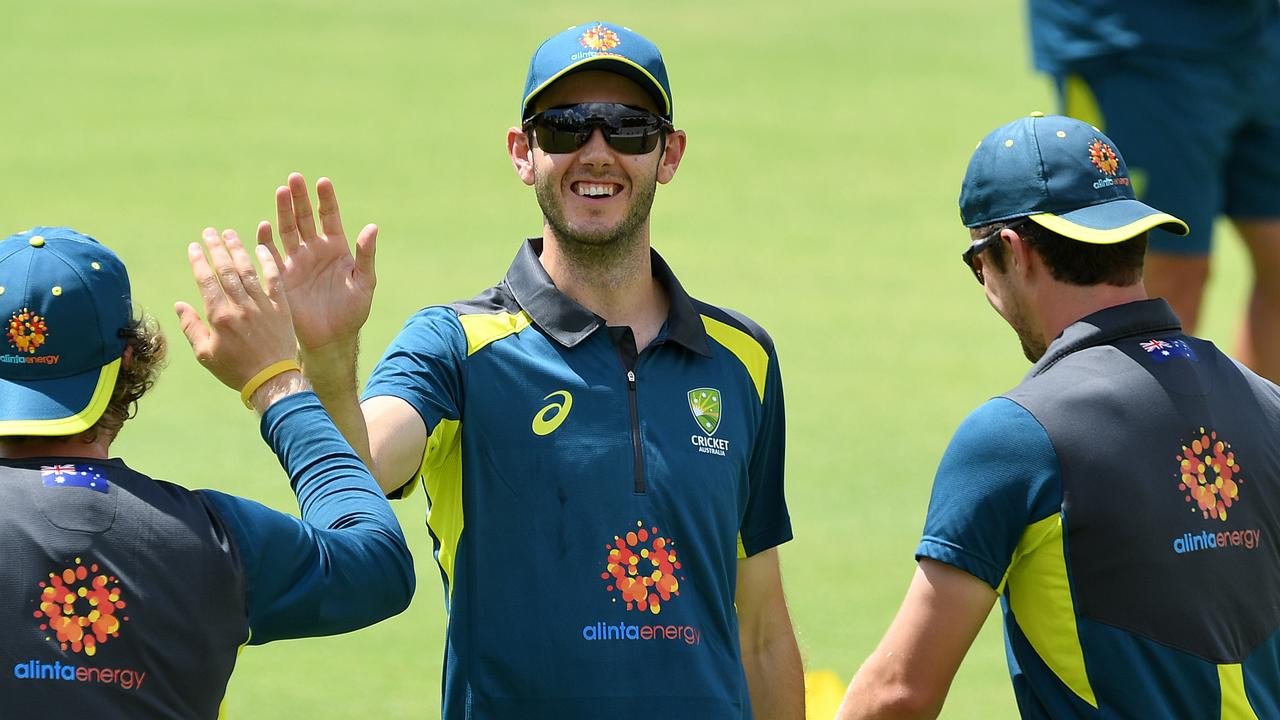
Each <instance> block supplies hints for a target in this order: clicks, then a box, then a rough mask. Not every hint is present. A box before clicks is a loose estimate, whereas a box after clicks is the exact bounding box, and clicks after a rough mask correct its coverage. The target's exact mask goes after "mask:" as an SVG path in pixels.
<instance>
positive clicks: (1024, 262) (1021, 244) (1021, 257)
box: [1000, 230, 1044, 279]
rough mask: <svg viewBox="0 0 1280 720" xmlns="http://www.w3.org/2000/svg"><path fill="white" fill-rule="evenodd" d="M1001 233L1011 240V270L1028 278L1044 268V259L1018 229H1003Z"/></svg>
mask: <svg viewBox="0 0 1280 720" xmlns="http://www.w3.org/2000/svg"><path fill="white" fill-rule="evenodd" d="M1000 234H1001V236H1002V237H1003V238H1004V239H1006V240H1008V241H1009V249H1010V253H1009V255H1010V257H1011V261H1010V265H1011V266H1010V268H1009V270H1010V272H1016V273H1017V274H1018V276H1019V277H1021V278H1023V279H1028V278H1030V277H1032V276H1034V275H1036V274H1038V273H1039V272H1040V270H1042V269H1043V265H1044V260H1042V259H1041V258H1040V255H1039V254H1038V253H1037V252H1036V251H1035V250H1033V249H1031V244H1030V243H1028V242H1027V241H1026V239H1025V238H1023V237H1022V236H1021V235H1019V234H1018V231H1017V230H1003V231H1001V233H1000Z"/></svg>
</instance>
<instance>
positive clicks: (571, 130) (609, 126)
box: [534, 103, 662, 155]
mask: <svg viewBox="0 0 1280 720" xmlns="http://www.w3.org/2000/svg"><path fill="white" fill-rule="evenodd" d="M596 128H600V130H601V132H603V133H604V137H605V141H607V142H608V143H609V147H612V148H613V149H614V150H617V151H618V152H620V153H624V154H627V155H641V154H644V153H648V152H652V151H653V149H654V148H655V147H657V146H658V140H659V138H661V137H662V126H661V121H660V120H659V118H658V117H657V116H655V115H653V114H651V113H648V112H645V111H644V110H641V109H637V108H631V107H628V106H626V105H617V104H612V103H586V104H583V105H571V106H567V107H558V108H551V109H549V110H546V111H544V112H543V113H542V114H541V116H540V117H539V118H538V119H537V120H536V121H535V124H534V133H535V135H536V137H537V140H538V145H539V147H541V148H542V149H543V150H544V151H546V152H549V153H570V152H573V151H575V150H577V149H578V148H580V147H582V146H583V145H584V144H586V142H587V141H588V140H589V139H590V138H591V133H593V132H594V131H595V129H596Z"/></svg>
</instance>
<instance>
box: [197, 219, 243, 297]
mask: <svg viewBox="0 0 1280 720" xmlns="http://www.w3.org/2000/svg"><path fill="white" fill-rule="evenodd" d="M204 246H205V247H206V248H208V249H209V264H210V265H212V266H213V272H214V274H215V275H216V276H217V277H218V284H219V285H221V286H222V292H224V293H226V296H227V299H228V300H230V301H231V302H234V303H244V302H247V301H248V296H247V295H246V293H245V290H244V283H243V282H241V281H240V273H238V272H236V266H235V264H234V263H232V262H231V253H229V252H228V251H227V245H226V243H225V242H224V241H223V240H222V236H220V235H218V233H217V232H216V231H215V230H214V229H213V228H209V229H208V230H205V231H204Z"/></svg>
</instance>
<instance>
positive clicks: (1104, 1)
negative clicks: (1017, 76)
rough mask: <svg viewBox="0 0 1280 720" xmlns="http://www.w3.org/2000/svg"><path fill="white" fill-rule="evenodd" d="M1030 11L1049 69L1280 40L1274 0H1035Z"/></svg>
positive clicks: (1204, 53)
mask: <svg viewBox="0 0 1280 720" xmlns="http://www.w3.org/2000/svg"><path fill="white" fill-rule="evenodd" d="M1028 19H1029V20H1030V24H1031V48H1032V54H1033V56H1034V59H1035V66H1036V68H1037V69H1039V70H1042V71H1044V72H1048V73H1066V72H1075V71H1079V70H1081V69H1082V67H1083V66H1085V65H1086V64H1088V63H1094V62H1100V61H1105V58H1108V57H1110V56H1115V55H1119V54H1121V53H1128V52H1141V53H1144V54H1151V55H1157V56H1158V55H1171V56H1177V57H1182V58H1192V59H1194V58H1204V59H1209V60H1212V59H1239V58H1240V57H1241V56H1246V57H1247V56H1248V55H1249V54H1250V53H1256V52H1260V51H1262V50H1263V49H1265V47H1266V45H1267V43H1275V42H1277V40H1280V3H1277V2H1276V0H1123V1H1122V2H1116V1H1115V0H1030V4H1029V12H1028Z"/></svg>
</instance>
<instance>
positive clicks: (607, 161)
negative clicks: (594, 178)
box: [578, 128, 614, 167]
mask: <svg viewBox="0 0 1280 720" xmlns="http://www.w3.org/2000/svg"><path fill="white" fill-rule="evenodd" d="M578 159H579V160H580V161H581V162H582V164H584V165H590V166H592V167H608V166H609V165H612V164H613V160H614V158H613V149H612V148H610V147H609V143H608V142H606V141H605V139H604V131H603V130H601V129H600V128H593V129H592V130H591V136H590V137H588V138H587V144H586V145H583V146H582V148H581V149H580V150H579V151H578Z"/></svg>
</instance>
